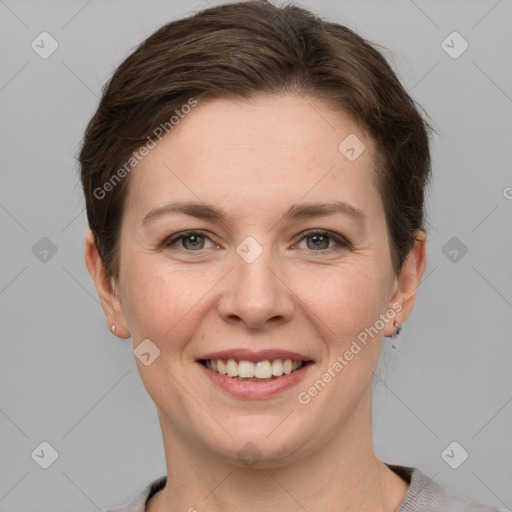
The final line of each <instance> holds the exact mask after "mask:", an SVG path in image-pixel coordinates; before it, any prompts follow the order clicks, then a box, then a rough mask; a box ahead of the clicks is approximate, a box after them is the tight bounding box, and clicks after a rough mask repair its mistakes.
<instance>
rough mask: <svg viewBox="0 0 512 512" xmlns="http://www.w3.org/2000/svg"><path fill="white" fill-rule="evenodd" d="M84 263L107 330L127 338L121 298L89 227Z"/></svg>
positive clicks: (128, 335) (127, 331) (127, 333)
mask: <svg viewBox="0 0 512 512" xmlns="http://www.w3.org/2000/svg"><path fill="white" fill-rule="evenodd" d="M85 264H86V266H87V270H88V271H89V274H90V275H91V277H92V279H93V281H94V285H95V287H96V291H97V292H98V296H99V299H100V302H101V306H102V308H103V311H104V313H105V317H106V321H107V325H108V327H109V330H110V331H112V333H114V334H115V335H116V336H118V337H120V338H129V337H130V331H129V329H128V328H127V322H126V318H125V315H124V311H123V307H122V303H121V300H120V298H119V296H118V295H117V293H116V291H115V286H114V284H115V280H114V278H113V277H112V276H110V275H109V274H108V272H107V271H106V269H105V265H104V263H103V261H102V259H101V256H100V254H99V252H98V248H97V247H96V243H95V241H94V234H93V232H92V231H91V230H90V229H89V230H88V231H87V234H86V235H85ZM113 326H114V327H113Z"/></svg>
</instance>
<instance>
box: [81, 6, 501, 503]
mask: <svg viewBox="0 0 512 512" xmlns="http://www.w3.org/2000/svg"><path fill="white" fill-rule="evenodd" d="M430 129H431V128H430V126H429V124H428V123H427V122H426V121H425V120H424V119H423V118H422V116H421V115H420V114H419V112H418V110H417V108H416V106H415V104H414V102H413V101H412V100H411V98H410V97H409V96H408V95H407V93H406V92H405V91H404V89H403V87H402V86H401V85H400V83H399V81H398V79H397V77H396V76H395V74H394V72H393V71H392V69H391V68H390V66H389V65H388V64H387V62H386V61H385V59H384V58H383V56H382V55H381V54H380V53H379V52H378V51H377V50H376V49H375V48H374V47H372V46H371V45H370V44H369V43H368V42H366V41H365V40H363V39H362V38H361V37H359V36H358V35H356V34H355V33H354V32H352V31H351V30H349V29H347V28H346V27H343V26H340V25H337V24H333V23H327V22H325V21H322V20H320V19H318V18H317V17H314V16H313V15H312V14H311V13H309V12H308V11H305V10H303V9H301V8H298V7H283V8H277V7H275V6H272V5H271V4H268V3H266V2H260V1H255V2H240V3H234V4H229V5H221V6H218V7H213V8H210V9H207V10H204V11H201V12H199V13H197V14H196V15H194V16H191V17H189V18H186V19H182V20H179V21H176V22H173V23H170V24H168V25H166V26H164V27H162V28H161V29H160V30H158V31H157V32H156V33H155V34H153V35H152V36H151V37H150V38H148V39H147V40H146V41H144V42H143V43H142V44H141V46H140V47H139V48H138V49H137V50H136V51H135V52H134V53H133V54H132V55H130V56H129V57H128V58H127V59H126V60H125V61H124V62H123V63H122V64H121V65H120V66H119V68H118V69H117V71H116V72H115V74H114V76H113V77H112V79H111V80H110V82H109V84H108V86H107V87H106V88H105V90H104V94H103V98H102V100H101V103H100V106H99V108H98V111H97V112H96V114H95V115H94V117H93V118H92V120H91V122H90V123H89V126H88V127H87V131H86V134H85V138H84V144H83V147H82V150H81V153H80V162H81V176H82V184H83V188H84V193H85V197H86V206H87V215H88V221H89V226H90V230H89V231H88V233H87V236H86V263H87V267H88V269H89V272H90V273H91V276H92V277H93V279H94V281H95V284H96V288H97V291H98V294H99V297H100V299H101V302H102V305H103V308H104V310H105V315H106V320H107V324H108V326H109V328H110V329H111V330H112V332H113V333H114V334H115V335H117V336H119V337H121V338H129V337H131V338H132V340H133V345H134V352H135V355H136V357H137V365H138V368H139V371H140V375H141V378H142V381H143V384H144V386H145V388H146V390H147V392H148V393H149V395H150V397H151V398H152V400H153V401H154V402H155V404H156V406H157V408H158V415H159V420H160V425H161V429H162V436H163V441H164V446H165V454H166V462H167V476H166V477H162V478H160V479H158V480H156V481H154V482H151V483H150V484H148V485H147V487H146V488H144V489H143V490H141V492H140V493H139V494H138V495H137V496H136V497H135V498H134V499H133V500H132V501H131V502H130V503H129V504H127V505H125V507H123V508H119V509H117V510H119V511H120V510H123V511H131V512H141V511H144V510H145V511H149V512H163V511H178V510H179V511H187V510H188V511H190V512H192V511H195V510H197V511H202V510H208V511H226V510H228V511H230V510H243V511H247V512H253V511H260V510H279V511H282V512H285V511H288V510H290V511H291V510H307V511H309V512H314V511H320V510H322V511H323V510H328V511H354V510H358V511H366V510H368V511H370V510H371V511H394V510H396V511H412V510H415V511H416V510H418V511H419V510H421V511H441V510H442V511H443V512H447V511H455V510H457V511H474V510H489V511H491V510H497V509H495V508H492V507H481V508H478V506H477V505H474V504H471V503H470V502H468V501H467V500H464V499H463V498H459V497H456V496H453V495H451V494H449V493H447V492H446V491H444V490H443V489H442V488H441V487H439V486H438V485H437V484H435V483H434V482H432V481H430V479H429V478H427V477H426V476H425V475H424V474H423V473H421V471H419V470H418V469H415V468H408V467H402V466H397V465H392V464H387V463H384V462H383V461H380V460H378V459H377V457H376V455H375V453H374V450H373V446H372V432H371V384H372V377H373V375H374V371H375V368H376V365H377V361H378V358H379V352H380V348H381V343H382V338H383V336H386V337H394V336H397V335H398V334H399V332H400V329H401V325H402V324H403V323H404V322H405V321H406V320H407V317H408V316H409V314H410V313H411V311H412V308H413V305H414V300H415V297H416V293H417V289H418V285H419V283H420V280H421V277H422V275H423V272H424V270H425V264H426V261H425V248H426V234H425V229H424V194H425V187H426V186H427V184H428V180H429V175H430V154H429V131H430Z"/></svg>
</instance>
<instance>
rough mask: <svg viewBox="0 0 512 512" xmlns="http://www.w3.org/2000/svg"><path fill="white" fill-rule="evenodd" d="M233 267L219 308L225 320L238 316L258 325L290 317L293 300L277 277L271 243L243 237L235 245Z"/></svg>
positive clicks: (242, 319) (248, 323) (237, 317)
mask: <svg viewBox="0 0 512 512" xmlns="http://www.w3.org/2000/svg"><path fill="white" fill-rule="evenodd" d="M233 266H234V268H233V271H232V272H231V277H230V279H229V284H228V289H227V290H225V293H224V294H223V297H222V299H221V304H220V307H219V313H220V314H221V315H222V316H223V317H224V318H225V319H230V320H234V319H237V320H238V321H243V322H244V323H246V324H247V325H248V326H249V327H251V328H257V327H262V326H263V325H264V324H265V323H266V322H267V321H268V320H270V319H275V318H281V319H289V318H290V317H291V314H292V312H293V301H292V299H291V297H290V292H289V290H288V288H287V287H286V286H285V285H284V283H283V281H282V279H281V278H280V277H279V270H278V268H279V265H278V262H277V261H276V258H275V254H274V252H273V251H272V248H271V247H270V246H265V247H264V246H263V245H262V244H260V243H259V242H258V241H257V240H256V238H254V237H252V236H248V237H246V238H245V239H244V240H242V242H241V243H240V244H239V245H238V246H237V247H236V254H233Z"/></svg>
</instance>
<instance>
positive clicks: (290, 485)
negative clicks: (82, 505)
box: [146, 398, 408, 512]
mask: <svg viewBox="0 0 512 512" xmlns="http://www.w3.org/2000/svg"><path fill="white" fill-rule="evenodd" d="M369 402H371V398H369ZM361 405H362V406H363V407H364V408H365V409H367V411H366V412H367V414H368V415H369V418H371V403H368V402H367V403H365V404H361ZM368 406H369V408H368ZM161 422H162V419H161ZM362 424H363V425H366V428H361V425H362ZM164 427H165V426H164V425H163V428H162V432H163V434H164V445H165V448H166V460H167V461H168V468H167V475H168V476H167V485H166V487H165V488H164V489H163V490H162V491H160V492H159V493H157V494H156V495H155V496H154V497H153V498H152V499H151V500H150V501H149V502H148V504H147V509H146V510H147V512H175V511H190V512H194V511H199V510H208V511H210V512H221V511H225V510H240V505H241V504H243V510H244V512H268V511H269V510H279V511H280V512H291V511H297V510H301V509H302V510H307V511H308V512H320V511H324V510H332V511H336V512H349V511H354V510H358V511H359V512H366V511H368V512H370V511H372V512H391V511H394V510H395V509H396V508H397V507H398V505H399V504H400V502H401V501H402V499H403V498H404V496H405V494H406V493H407V489H408V484H407V483H406V482H405V481H404V480H402V479H401V478H400V477H399V476H398V475H396V474H395V473H394V472H393V471H391V470H390V469H389V468H388V467H387V466H386V465H385V464H383V463H382V462H381V461H379V460H378V459H377V458H376V456H375V454H374V451H373V446H372V436H371V420H369V421H366V422H363V423H361V421H352V422H349V423H348V424H346V425H345V427H344V428H343V429H340V431H339V432H336V434H335V435H333V437H331V438H330V439H329V440H328V442H326V443H324V444H323V445H321V447H320V449H316V450H314V451H312V452H311V453H309V454H307V455H305V456H302V455H301V457H300V458H295V459H293V460H291V459H290V462H289V463H287V464H282V463H281V464H277V463H276V464H274V465H272V464H270V463H268V464H266V465H265V467H260V466H259V464H258V465H256V466H254V467H252V468H241V467H240V466H239V465H235V464H232V463H230V462H229V461H220V460H219V459H218V457H213V456H210V457H209V456H207V455H206V454H205V450H204V448H198V447H197V445H195V446H194V444H193V443H190V441H187V440H186V439H180V438H179V436H177V434H176V432H173V433H172V435H171V433H170V432H166V429H165V428H164Z"/></svg>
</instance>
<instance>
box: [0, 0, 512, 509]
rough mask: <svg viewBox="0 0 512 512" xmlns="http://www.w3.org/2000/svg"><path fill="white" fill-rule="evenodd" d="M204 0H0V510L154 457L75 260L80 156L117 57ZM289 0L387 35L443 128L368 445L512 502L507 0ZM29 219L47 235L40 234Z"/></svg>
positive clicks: (81, 228)
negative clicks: (41, 47)
mask: <svg viewBox="0 0 512 512" xmlns="http://www.w3.org/2000/svg"><path fill="white" fill-rule="evenodd" d="M211 3H215V2H211ZM206 5H207V4H206V3H200V2H184V1H174V2H170V1H156V0H153V1H147V2H141V1H139V2H135V1H123V2H121V1H103V2H102V1H100V0H92V1H89V2H87V1H86V0H80V1H74V0H73V1H67V2H63V1H62V2H57V1H38V2H36V1H22V0H18V1H15V0H5V1H0V34H1V35H0V37H1V43H2V49H3V52H2V58H3V62H2V66H1V70H0V105H1V109H2V117H1V128H0V129H1V133H0V140H1V143H2V152H1V157H2V158H1V184H2V186H1V189H0V221H1V226H2V240H3V243H2V244H1V249H0V252H1V265H0V314H1V322H2V324H1V325H2V341H1V357H0V443H1V444H0V510H1V511H26V512H29V511H38V512H42V511H43V512H44V511H52V512H59V511H64V510H66V511H68V512H71V511H84V510H105V509H108V508H109V507H113V506H116V505H120V504H121V503H124V502H125V501H127V500H128V499H129V498H130V497H131V496H132V495H133V494H134V493H135V492H136V491H138V490H139V489H140V488H142V486H144V485H145V484H146V483H148V482H149V481H150V480H152V479H154V478H156V477H157V476H160V475H163V474H165V459H164V453H163V445H162V440H161V434H160V428H159V424H158V421H157V415H156V408H155V406H154V404H153V402H152V401H151V399H150V398H149V397H148V396H147V394H146V391H145V389H144V388H143V386H142V383H141V381H140V378H139V374H138V372H137V368H136V365H135V361H134V356H133V353H132V350H131V340H125V341H121V340H119V339H117V338H115V337H113V336H112V335H111V334H110V333H109V332H108V330H107V328H106V325H105V321H104V316H103V312H102V309H101V307H100V305H99V301H98V298H97V296H96V291H95V289H94V286H93V282H92V280H91V279H90V277H89V274H88V273H87V270H86V267H85V264H84V255H83V253H84V234H85V231H86V227H87V224H86V217H85V211H84V202H83V199H82V196H81V190H80V186H79V184H78V183H79V182H78V174H77V165H76V160H75V156H76V154H77V151H78V148H79V144H80V140H81V137H82V134H83V131H84V129H85V125H86V123H87V121H88V120H89V118H90V117H91V115H92V114H93V113H94V111H95V108H96V106H97V103H98V97H99V95H100V88H101V85H102V84H103V83H104V82H105V81H106V79H107V78H108V77H109V76H110V74H111V73H112V72H113V70H114V69H115V67H116V66H117V65H118V64H119V63H120V62H121V61H122V60H123V59H124V58H125V57H126V56H127V54H128V53H129V52H130V51H131V50H132V49H133V48H134V47H135V46H136V45H137V44H138V43H139V42H141V41H142V40H143V39H144V38H146V37H147V36H148V35H150V34H151V33H152V32H153V31H154V30H155V29H156V28H158V27H159V26H160V25H162V24H163V23H165V22H167V21H170V20H171V19H175V18H177V17H180V16H183V15H186V14H189V13H191V12H192V11H195V10H198V9H199V8H201V7H204V6H206ZM302 5H303V6H305V7H307V8H310V9H312V10H313V11H314V12H315V13H317V14H319V15H321V16H325V17H327V18H329V19H331V20H335V21H337V22H340V23H343V24H346V25H348V26H349V27H350V28H352V29H355V30H356V31H358V32H359V33H360V34H361V35H363V36H364V37H366V38H368V39H370V40H371V41H374V42H376V43H379V44H382V45H384V46H385V47H387V48H388V49H389V52H390V53H386V54H385V55H386V56H387V57H388V58H390V59H391V63H392V65H393V66H394V68H395V69H396V71H397V73H398V75H399V77H400V78H401V79H402V81H403V83H404V85H405V87H406V89H407V90H408V91H410V93H411V95H412V96H413V97H414V98H415V99H416V100H417V101H418V102H419V103H420V104H421V105H422V106H423V107H424V108H425V110H426V111H427V112H428V113H429V115H430V116H431V118H432V121H433V123H434V125H435V127H436V129H437V130H438V131H439V134H440V136H439V137H436V138H435V140H434V144H433V148H432V151H433V159H434V181H433V186H432V189H431V192H430V194H429V217H428V220H429V245H428V265H427V270H426V272H425V276H424V279H423V281H422V284H421V286H420V289H419V295H418V298H417V303H416V306H415V310H414V312H413V314H412V315H411V317H410V318H409V320H408V322H407V323H406V325H405V327H404V331H403V333H402V335H401V336H400V337H399V339H398V340H397V342H398V348H397V350H392V349H390V348H389V342H385V343H386V348H385V349H384V351H383V353H382V357H381V361H380V365H379V369H378V372H377V375H378V378H376V382H375V405H374V440H375V448H376V452H377V455H378V456H380V457H381V458H383V459H384V460H385V461H387V462H392V463H397V464H404V465H410V466H415V467H418V468H420V469H421V470H422V471H423V472H425V473H426V474H427V475H429V476H430V477H432V478H433V479H434V480H435V481H436V482H438V483H440V484H441V485H443V486H445V487H446V488H448V489H450V490H452V491H454V492H457V493H459V494H463V495H465V496H467V497H469V498H470V499H472V500H475V501H480V502H483V503H488V504H494V505H497V506H499V507H502V508H505V507H507V508H511V507H512V484H511V483H512V441H511V432H512V372H511V371H510V369H511V361H512V344H511V332H512V314H511V313H512V265H511V262H512V258H511V254H512V236H511V232H512V222H511V220H512V200H511V198H512V188H507V187H512V173H511V168H510V162H511V156H512V144H511V141H512V121H511V120H512V72H511V65H510V63H511V61H512V59H511V58H510V57H511V48H512V45H511V42H512V31H511V30H510V27H511V26H512V2H511V1H510V0H501V1H496V0H489V1H487V0H485V1H484V0H482V1H467V0H465V1H448V2H447V1H435V2H434V1H430V2H427V1H420V0H415V1H414V2H413V1H412V0H402V1H388V2H378V1H359V2H356V1H340V2H335V1H328V0H322V1H315V2H313V1H312V0H309V1H303V2H302ZM43 31H47V32H49V33H50V34H51V35H52V37H53V38H54V39H55V40H56V41H57V42H58V45H59V46H58V49H57V50H56V51H55V52H54V53H53V54H52V55H51V56H50V57H49V58H47V59H43V58H41V57H40V56H39V55H38V54H37V53H36V52H35V51H34V50H33V49H32V48H31V42H32V41H33V40H35V39H36V38H37V36H38V35H39V34H40V33H41V32H43ZM453 31H457V32H459V33H460V34H461V36H462V37H463V38H464V39H465V40H466V41H467V42H468V44H469V48H468V49H467V50H466V51H465V52H464V53H463V54H462V55H460V56H459V57H458V58H456V59H455V58H452V57H451V56H449V55H448V54H447V53H446V52H445V50H444V49H443V47H442V46H441V43H442V41H443V40H445V39H446V37H447V36H448V35H449V34H451V33H452V32H453ZM36 41H37V40H36ZM448 41H450V40H448ZM449 44H450V45H451V46H454V49H455V50H457V49H460V48H461V46H460V41H455V42H454V43H451V42H449ZM46 48H48V46H47V45H46ZM43 237H47V238H48V239H49V240H51V242H52V243H53V244H54V245H55V247H56V249H57V252H56V253H55V254H52V252H51V250H50V252H49V253H48V254H46V253H44V252H41V251H43V250H44V249H45V247H46V249H48V241H46V240H43V241H42V242H39V241H40V239H41V238H43ZM453 237H456V239H455V240H452V241H450V240H451V239H452V238H453ZM38 242H39V245H36V244H37V243H38ZM447 244H448V245H447ZM34 246H36V248H35V249H33V247H34ZM464 246H465V247H466V248H467V253H466V254H463V248H464ZM454 250H455V251H456V252H453V251H454ZM34 253H35V254H34ZM45 257H46V261H45V260H44V259H45ZM43 441H46V442H48V443H49V444H50V445H51V446H53V447H54V449H55V450H56V451H57V452H58V458H57V460H56V461H55V462H54V463H53V464H52V465H51V466H50V467H49V468H48V469H42V468H41V467H40V466H39V465H38V464H36V462H35V460H33V458H32V457H31V454H32V452H33V451H34V450H35V449H36V448H37V447H38V446H39V445H40V443H41V442H43ZM452 441H457V442H458V443H459V444H460V445H461V446H462V447H463V448H464V449H465V450H466V451H467V452H468V453H469V457H468V459H467V460H466V461H465V462H464V463H463V464H462V465H460V466H459V467H458V469H452V468H451V467H450V466H449V465H448V464H447V463H446V462H445V460H443V458H442V457H441V453H442V452H443V451H444V450H445V448H446V447H447V446H448V445H449V444H450V443H452ZM47 453H48V452H47ZM449 453H450V455H452V454H453V455H452V457H451V459H452V461H454V460H455V461H457V458H460V456H461V453H462V452H461V451H460V448H456V449H455V450H454V452H449Z"/></svg>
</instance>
